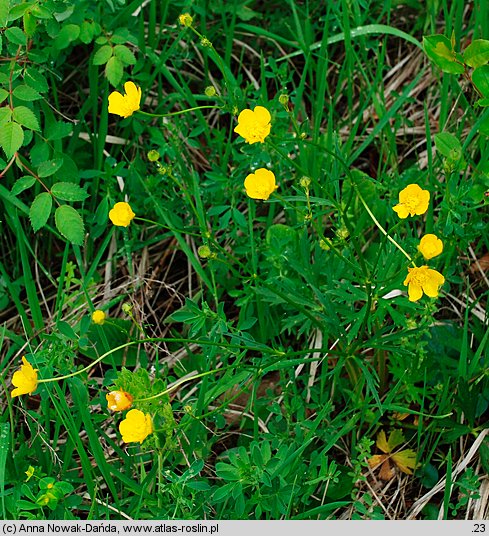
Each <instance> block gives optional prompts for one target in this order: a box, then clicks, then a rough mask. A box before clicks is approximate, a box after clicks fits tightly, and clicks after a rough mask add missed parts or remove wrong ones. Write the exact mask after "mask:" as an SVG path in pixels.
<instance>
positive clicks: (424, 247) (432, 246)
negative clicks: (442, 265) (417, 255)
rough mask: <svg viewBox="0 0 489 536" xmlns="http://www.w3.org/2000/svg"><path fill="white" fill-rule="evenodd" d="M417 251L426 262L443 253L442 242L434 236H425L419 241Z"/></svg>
mask: <svg viewBox="0 0 489 536" xmlns="http://www.w3.org/2000/svg"><path fill="white" fill-rule="evenodd" d="M418 250H419V251H420V252H421V254H422V255H423V257H424V258H425V259H426V260H429V259H432V258H433V257H436V256H437V255H440V253H441V252H442V251H443V242H442V241H441V240H440V239H439V238H438V237H437V236H436V235H434V234H426V235H424V236H423V238H422V239H421V241H420V243H419V246H418Z"/></svg>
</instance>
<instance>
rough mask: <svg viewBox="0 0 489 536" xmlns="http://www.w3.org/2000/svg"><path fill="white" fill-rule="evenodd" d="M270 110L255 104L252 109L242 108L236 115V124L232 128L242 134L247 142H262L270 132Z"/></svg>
mask: <svg viewBox="0 0 489 536" xmlns="http://www.w3.org/2000/svg"><path fill="white" fill-rule="evenodd" d="M271 119H272V116H271V115H270V112H269V111H268V110H267V109H266V108H264V107H263V106H255V109H254V110H253V111H252V110H248V109H246V110H243V111H242V112H241V113H240V114H239V115H238V125H237V126H236V128H235V129H234V132H236V134H239V135H240V136H242V137H243V138H244V139H245V140H246V141H247V142H248V143H256V142H257V141H259V142H261V143H263V142H264V141H265V138H266V137H267V136H268V135H269V134H270V129H271V125H270V120H271Z"/></svg>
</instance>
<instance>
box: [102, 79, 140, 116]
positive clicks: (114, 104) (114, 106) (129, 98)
mask: <svg viewBox="0 0 489 536" xmlns="http://www.w3.org/2000/svg"><path fill="white" fill-rule="evenodd" d="M124 90H125V91H126V94H125V95H121V94H120V93H119V92H118V91H113V92H112V93H111V94H110V95H109V113H111V114H116V115H120V116H121V117H129V116H130V115H132V114H133V113H134V112H135V111H136V110H139V104H140V102H141V88H140V87H137V86H136V84H135V83H134V82H126V83H125V84H124Z"/></svg>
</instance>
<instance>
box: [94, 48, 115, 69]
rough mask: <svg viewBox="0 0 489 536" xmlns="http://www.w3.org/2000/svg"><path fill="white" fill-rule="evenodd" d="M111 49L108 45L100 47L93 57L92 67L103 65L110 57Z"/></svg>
mask: <svg viewBox="0 0 489 536" xmlns="http://www.w3.org/2000/svg"><path fill="white" fill-rule="evenodd" d="M112 52H113V49H112V47H111V46H110V45H104V46H103V47H100V48H99V49H98V50H97V52H95V54H94V56H93V64H94V65H105V64H106V63H107V62H108V61H109V59H110V58H111V57H112Z"/></svg>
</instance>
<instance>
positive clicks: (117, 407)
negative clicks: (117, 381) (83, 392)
mask: <svg viewBox="0 0 489 536" xmlns="http://www.w3.org/2000/svg"><path fill="white" fill-rule="evenodd" d="M105 398H106V399H107V407H108V408H109V409H110V410H111V411H124V410H125V409H129V408H130V407H131V406H132V396H131V395H130V394H129V393H126V391H122V390H120V391H111V392H110V393H109V394H107V395H105Z"/></svg>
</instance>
